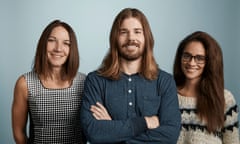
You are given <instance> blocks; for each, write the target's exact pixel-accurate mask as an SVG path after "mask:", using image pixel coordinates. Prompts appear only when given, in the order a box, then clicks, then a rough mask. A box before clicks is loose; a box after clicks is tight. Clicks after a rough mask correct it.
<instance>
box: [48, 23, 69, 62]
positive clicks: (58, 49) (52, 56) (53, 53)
mask: <svg viewBox="0 0 240 144" xmlns="http://www.w3.org/2000/svg"><path fill="white" fill-rule="evenodd" d="M69 51H70V37H69V34H68V31H67V30H66V29H65V28H64V27H62V26H57V27H55V28H54V29H53V30H52V32H51V34H50V36H49V38H48V41H47V59H48V63H49V64H50V65H51V66H52V67H62V65H63V64H64V63H65V62H66V60H67V58H68V56H69Z"/></svg>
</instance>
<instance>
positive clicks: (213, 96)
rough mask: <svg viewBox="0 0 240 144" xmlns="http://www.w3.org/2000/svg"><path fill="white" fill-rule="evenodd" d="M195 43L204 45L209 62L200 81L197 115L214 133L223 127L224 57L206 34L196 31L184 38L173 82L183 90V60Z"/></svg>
mask: <svg viewBox="0 0 240 144" xmlns="http://www.w3.org/2000/svg"><path fill="white" fill-rule="evenodd" d="M193 41H197V42H201V43H202V44H203V46H204V48H205V51H206V57H207V61H206V64H205V67H204V70H203V73H202V76H201V80H200V82H199V87H198V92H199V95H197V106H196V107H197V113H198V115H199V117H200V118H201V119H202V120H203V119H204V120H206V122H207V130H208V131H209V132H214V131H216V130H217V129H218V128H222V127H223V124H224V107H225V99H224V76H223V56H222V51H221V48H220V46H219V44H218V43H217V41H216V40H215V39H214V38H213V37H211V36H210V35H209V34H207V33H206V32H201V31H197V32H194V33H192V34H190V35H189V36H187V37H186V38H185V39H183V40H182V41H181V42H180V44H179V46H178V49H177V53H176V56H175V62H174V70H173V71H174V72H173V73H174V79H175V81H176V84H177V87H180V88H181V87H183V86H184V84H185V81H186V77H185V75H184V73H183V71H182V69H181V57H182V54H183V51H184V49H185V48H186V46H187V45H188V44H189V43H190V42H193Z"/></svg>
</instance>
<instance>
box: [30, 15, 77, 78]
mask: <svg viewBox="0 0 240 144" xmlns="http://www.w3.org/2000/svg"><path fill="white" fill-rule="evenodd" d="M58 26H62V27H64V28H65V29H66V30H67V31H68V34H69V37H70V52H69V56H68V58H67V60H66V63H65V64H64V65H63V69H62V72H61V74H62V76H61V77H62V79H63V80H69V81H70V80H72V79H73V78H74V77H75V75H76V73H77V71H78V67H79V53H78V46H77V38H76V35H75V33H74V31H73V29H72V28H71V26H70V25H68V24H67V23H65V22H62V21H60V20H54V21H52V22H51V23H50V24H48V25H47V27H46V28H45V29H44V31H43V32H42V34H41V37H40V39H39V41H38V45H37V50H36V54H35V60H34V64H33V70H34V71H35V72H36V73H37V74H38V75H43V76H44V77H45V78H46V77H48V76H50V77H51V66H50V64H49V63H48V60H47V42H48V38H49V36H50V34H51V32H52V30H53V29H54V28H55V27H58Z"/></svg>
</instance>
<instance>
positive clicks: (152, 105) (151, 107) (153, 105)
mask: <svg viewBox="0 0 240 144" xmlns="http://www.w3.org/2000/svg"><path fill="white" fill-rule="evenodd" d="M160 104H161V96H159V95H144V96H143V114H144V115H157V114H158V110H159V107H160Z"/></svg>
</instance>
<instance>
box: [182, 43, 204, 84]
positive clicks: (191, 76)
mask: <svg viewBox="0 0 240 144" xmlns="http://www.w3.org/2000/svg"><path fill="white" fill-rule="evenodd" d="M205 53H206V52H205V49H204V47H203V44H202V43H201V42H197V41H193V42H190V43H189V44H187V46H186V47H185V49H184V51H183V55H182V58H181V68H182V71H183V73H184V75H185V76H186V79H187V80H199V79H200V78H201V75H202V73H203V70H204V67H205V61H206V58H205V55H206V54H205ZM188 57H191V58H190V60H188V59H189V58H188ZM202 58H204V60H203V59H202ZM196 59H198V61H197V60H196ZM199 62H200V63H199Z"/></svg>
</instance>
